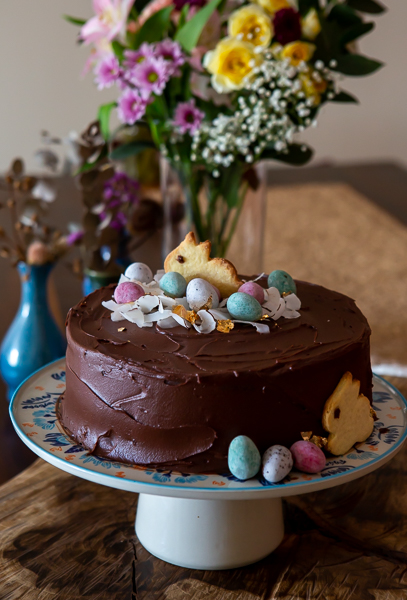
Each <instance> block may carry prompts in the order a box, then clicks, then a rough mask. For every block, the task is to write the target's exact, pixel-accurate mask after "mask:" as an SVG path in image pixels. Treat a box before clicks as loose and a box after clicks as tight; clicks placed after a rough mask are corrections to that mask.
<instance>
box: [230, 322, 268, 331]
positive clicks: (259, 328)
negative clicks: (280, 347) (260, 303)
mask: <svg viewBox="0 0 407 600" xmlns="http://www.w3.org/2000/svg"><path fill="white" fill-rule="evenodd" d="M232 323H243V325H253V327H255V328H256V329H257V332H258V333H270V328H269V326H268V325H266V324H265V323H257V322H256V321H236V320H232Z"/></svg>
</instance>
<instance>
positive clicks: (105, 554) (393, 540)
mask: <svg viewBox="0 0 407 600" xmlns="http://www.w3.org/2000/svg"><path fill="white" fill-rule="evenodd" d="M391 381H392V383H394V384H395V385H396V386H398V387H399V389H400V390H401V391H402V392H404V393H406V392H407V381H406V380H401V379H399V380H396V379H393V380H391ZM284 504H285V523H286V535H285V537H284V541H283V543H282V544H281V545H280V547H279V548H278V549H277V550H276V551H275V552H274V553H272V554H271V555H270V556H269V557H267V558H266V559H264V560H262V561H260V562H258V563H256V564H255V565H252V566H249V567H245V568H241V569H234V570H230V571H194V570H190V569H183V568H179V567H175V566H173V565H169V564H167V563H164V562H162V561H160V560H159V559H157V558H155V557H153V556H152V555H151V554H149V553H148V552H147V551H146V550H145V549H144V548H143V547H142V546H141V545H140V544H139V542H138V540H137V538H136V536H135V534H134V516H135V510H136V505H137V495H136V494H131V493H129V492H122V491H118V490H114V489H111V488H106V487H102V486H99V485H96V484H94V483H90V482H87V481H84V480H82V479H79V478H76V477H74V476H72V475H67V474H66V473H63V472H62V471H59V470H58V469H56V468H54V467H51V466H50V465H48V464H46V463H44V462H43V461H41V460H38V461H36V462H35V463H34V465H32V466H31V467H29V468H28V469H27V470H26V471H24V472H23V473H21V474H20V475H18V476H17V477H15V478H14V479H12V480H11V481H9V482H8V483H6V484H5V485H3V486H2V487H1V488H0V599H1V600H17V599H24V600H54V599H61V600H65V599H66V600H68V599H69V600H76V599H80V598H81V599H89V600H102V599H103V600H104V599H118V600H119V599H120V600H127V599H129V600H274V599H276V600H277V599H279V600H350V599H356V600H405V599H406V598H407V447H404V449H403V450H402V451H401V452H400V453H399V454H398V455H397V456H396V457H395V458H394V459H393V460H392V461H391V462H390V463H388V464H387V465H385V466H384V467H382V468H380V469H379V470H378V471H376V472H374V473H372V474H370V475H367V476H366V477H363V478H362V479H359V480H357V481H354V482H351V483H348V484H345V485H342V486H338V487H336V488H332V489H330V490H326V491H322V492H316V493H313V494H308V495H304V496H298V497H293V498H290V499H288V500H287V501H285V503H284Z"/></svg>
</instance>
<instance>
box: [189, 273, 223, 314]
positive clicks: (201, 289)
mask: <svg viewBox="0 0 407 600" xmlns="http://www.w3.org/2000/svg"><path fill="white" fill-rule="evenodd" d="M210 300H211V302H212V305H211V306H210V307H208V308H218V306H219V296H218V293H217V291H216V289H215V288H214V286H213V285H212V284H210V283H209V281H206V280H205V279H200V278H199V277H197V278H196V279H191V281H190V282H189V283H188V286H187V302H188V304H189V306H190V307H191V309H192V310H196V311H198V310H200V309H201V308H202V307H203V306H205V305H206V304H208V303H209V302H210Z"/></svg>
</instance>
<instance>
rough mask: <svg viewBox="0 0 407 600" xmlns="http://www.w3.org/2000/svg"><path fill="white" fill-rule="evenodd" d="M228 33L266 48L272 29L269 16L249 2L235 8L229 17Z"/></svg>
mask: <svg viewBox="0 0 407 600" xmlns="http://www.w3.org/2000/svg"><path fill="white" fill-rule="evenodd" d="M228 33H229V35H230V36H231V37H237V38H239V39H240V40H243V41H245V42H250V44H253V45H254V46H259V47H260V48H267V46H268V45H269V44H270V41H271V38H272V35H273V30H272V24H271V20H270V17H269V16H268V15H267V14H266V13H265V12H264V10H263V9H262V8H260V6H254V5H253V4H249V5H248V6H243V7H242V8H239V9H238V10H235V11H234V12H233V13H232V14H231V15H230V17H229V23H228Z"/></svg>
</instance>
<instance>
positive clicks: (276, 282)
mask: <svg viewBox="0 0 407 600" xmlns="http://www.w3.org/2000/svg"><path fill="white" fill-rule="evenodd" d="M267 285H268V286H269V287H275V288H277V289H278V291H279V292H280V294H296V293H297V286H296V285H295V282H294V279H293V278H292V277H291V275H289V274H288V273H286V272H285V271H278V270H277V271H272V272H271V273H270V275H269V276H268V279H267Z"/></svg>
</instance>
